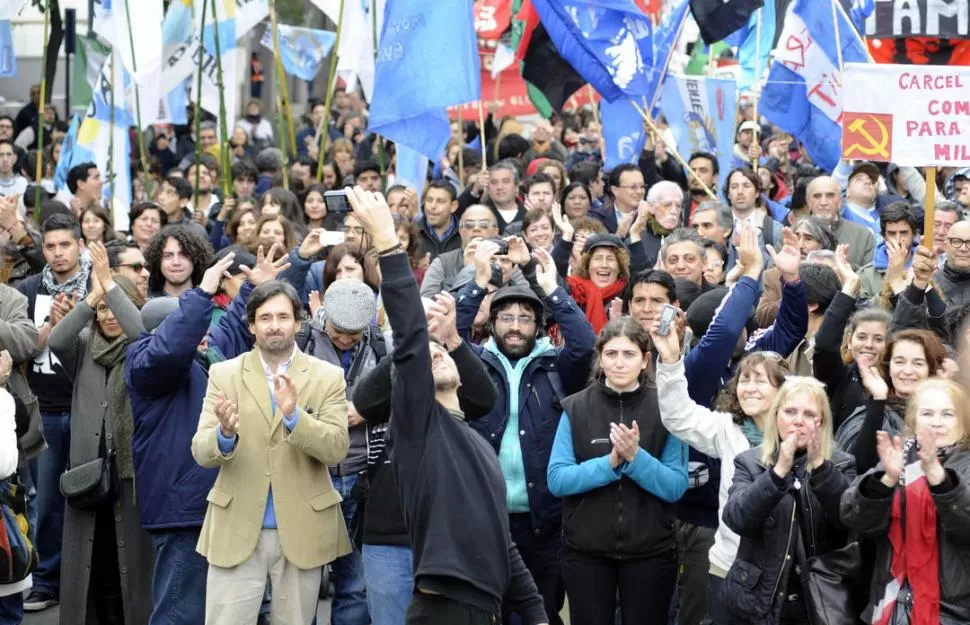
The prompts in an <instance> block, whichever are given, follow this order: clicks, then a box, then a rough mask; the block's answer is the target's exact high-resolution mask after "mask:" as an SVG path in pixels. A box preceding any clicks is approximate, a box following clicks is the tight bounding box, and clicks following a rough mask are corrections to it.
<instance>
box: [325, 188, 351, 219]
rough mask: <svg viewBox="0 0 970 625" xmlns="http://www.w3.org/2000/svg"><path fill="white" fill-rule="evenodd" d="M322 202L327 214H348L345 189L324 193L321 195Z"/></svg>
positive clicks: (348, 206)
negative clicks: (325, 206)
mask: <svg viewBox="0 0 970 625" xmlns="http://www.w3.org/2000/svg"><path fill="white" fill-rule="evenodd" d="M323 202H324V204H326V205H327V212H328V213H340V214H345V213H349V212H350V203H349V202H347V190H346V189H337V190H334V191H325V192H324V193H323Z"/></svg>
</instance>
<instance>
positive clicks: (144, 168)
mask: <svg viewBox="0 0 970 625" xmlns="http://www.w3.org/2000/svg"><path fill="white" fill-rule="evenodd" d="M125 18H126V19H127V21H128V26H129V28H128V45H129V46H130V47H131V71H133V72H137V71H138V64H137V60H136V59H135V56H136V55H135V35H134V29H133V28H131V11H130V10H129V9H128V0H125ZM131 81H132V82H133V83H134V85H135V123H136V124H138V160H139V164H140V165H141V182H142V185H143V186H144V187H145V191H146V192H147V193H148V194H149V197H150V196H151V191H150V189H149V188H148V182H149V180H148V175H147V174H148V153H147V152H146V151H145V133H143V132H142V125H141V96H140V95H139V93H140V91H139V89H138V83H137V82H136V81H135V77H134V76H132V77H131ZM122 82H123V81H122ZM113 87H114V85H112V88H113Z"/></svg>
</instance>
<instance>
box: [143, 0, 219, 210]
mask: <svg viewBox="0 0 970 625" xmlns="http://www.w3.org/2000/svg"><path fill="white" fill-rule="evenodd" d="M125 2H126V3H127V2H128V0H125ZM212 25H213V27H212V33H213V38H214V39H215V44H216V81H217V86H218V88H219V134H220V137H219V139H220V140H219V161H220V162H221V164H222V198H223V200H225V199H226V198H227V197H229V191H230V189H232V160H231V157H230V156H229V155H230V154H231V152H230V150H229V125H228V123H227V122H226V95H225V86H224V83H223V81H222V45H221V44H220V42H219V14H218V12H217V11H216V3H215V2H213V3H212ZM203 43H204V42H203ZM200 95H201V94H200ZM199 99H200V100H201V97H200V98H199ZM196 171H198V167H196ZM196 208H198V207H196Z"/></svg>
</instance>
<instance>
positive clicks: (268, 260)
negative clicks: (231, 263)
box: [239, 243, 290, 286]
mask: <svg viewBox="0 0 970 625" xmlns="http://www.w3.org/2000/svg"><path fill="white" fill-rule="evenodd" d="M280 252H281V250H280V246H279V244H278V243H274V244H273V245H272V246H270V248H269V253H264V252H263V246H262V245H260V246H259V247H258V248H257V249H256V266H255V267H253V268H249V267H246V266H240V267H239V269H240V271H242V272H243V273H244V274H245V275H246V278H247V279H248V280H249V281H250V282H251V283H252V284H253V286H259V285H260V284H265V283H267V282H269V281H270V280H275V279H276V276H278V275H279V274H281V273H282V272H284V271H286V270H287V269H289V268H290V263H289V262H287V256H286V254H285V253H283V254H281V255H280V257H279V258H278V259H276V260H274V259H275V258H276V254H278V253H280Z"/></svg>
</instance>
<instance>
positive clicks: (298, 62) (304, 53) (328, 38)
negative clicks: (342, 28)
mask: <svg viewBox="0 0 970 625" xmlns="http://www.w3.org/2000/svg"><path fill="white" fill-rule="evenodd" d="M278 29H279V39H280V60H281V61H282V62H283V71H285V72H286V73H287V74H289V75H290V76H296V77H298V78H302V79H303V80H306V81H311V80H313V79H314V78H316V76H317V71H319V70H320V65H322V64H323V59H325V58H327V55H328V54H330V49H331V48H332V47H333V43H334V40H336V38H337V33H333V32H330V31H329V30H314V29H312V28H298V27H296V26H284V25H282V24H281V25H280V26H279V27H278ZM260 43H262V44H263V45H264V46H265V47H267V48H269V49H270V50H272V49H273V31H272V29H270V28H267V29H266V32H264V33H263V39H262V40H261V42H260Z"/></svg>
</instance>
